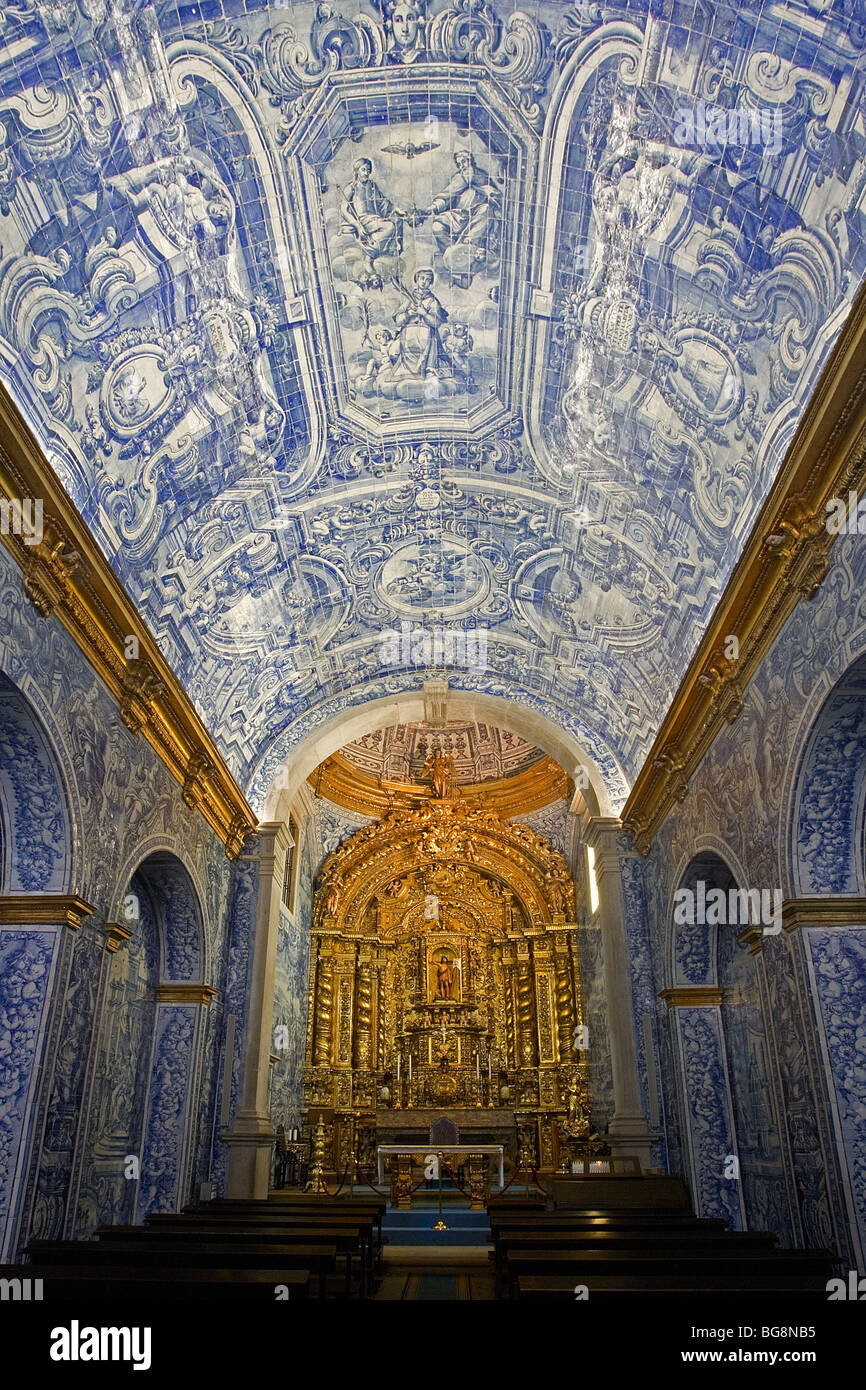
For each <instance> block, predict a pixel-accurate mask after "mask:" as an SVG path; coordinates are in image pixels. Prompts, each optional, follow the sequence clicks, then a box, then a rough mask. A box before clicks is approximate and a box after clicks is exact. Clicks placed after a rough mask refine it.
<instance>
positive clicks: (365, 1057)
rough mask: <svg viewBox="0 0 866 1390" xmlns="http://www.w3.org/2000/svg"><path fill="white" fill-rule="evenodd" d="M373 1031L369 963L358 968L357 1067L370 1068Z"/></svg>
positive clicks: (356, 1012) (371, 981)
mask: <svg viewBox="0 0 866 1390" xmlns="http://www.w3.org/2000/svg"><path fill="white" fill-rule="evenodd" d="M372 1029H373V970H372V967H371V966H370V965H369V963H366V962H362V963H361V964H359V966H358V975H357V981H356V1000H355V1066H356V1067H359V1068H360V1069H361V1070H362V1071H368V1070H369V1068H370V1062H371V1054H372V1043H373V1037H372Z"/></svg>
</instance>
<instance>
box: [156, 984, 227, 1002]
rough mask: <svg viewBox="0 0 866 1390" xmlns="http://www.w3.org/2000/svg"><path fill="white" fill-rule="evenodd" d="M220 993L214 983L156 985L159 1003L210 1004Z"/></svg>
mask: <svg viewBox="0 0 866 1390" xmlns="http://www.w3.org/2000/svg"><path fill="white" fill-rule="evenodd" d="M218 994H219V990H217V989H214V987H213V985H190V984H173V983H172V984H164V985H157V987H156V1000H157V1003H158V1004H205V1005H207V1004H210V1002H211V1000H212V999H215V998H216V996H217V995H218Z"/></svg>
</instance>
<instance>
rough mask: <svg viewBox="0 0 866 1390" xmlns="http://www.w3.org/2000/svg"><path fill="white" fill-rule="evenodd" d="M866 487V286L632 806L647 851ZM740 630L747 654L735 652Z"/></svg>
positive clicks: (628, 823) (820, 575)
mask: <svg viewBox="0 0 866 1390" xmlns="http://www.w3.org/2000/svg"><path fill="white" fill-rule="evenodd" d="M849 490H853V491H855V492H856V493H857V494H858V495H859V494H861V493H863V492H864V491H866V285H864V286H863V287H861V289H860V291H859V292H858V294H857V297H856V299H855V300H854V303H853V305H852V307H851V312H850V314H849V315H848V319H847V321H846V323H845V326H844V328H843V329H842V332H841V334H840V337H839V341H838V342H837V344H836V346H835V347H834V349H833V352H832V353H831V355H830V358H829V360H828V362H827V365H826V367H825V368H824V371H823V372H822V374H821V377H820V380H819V382H818V385H817V387H816V389H815V392H814V394H813V396H812V398H811V400H810V401H809V404H808V406H807V407H806V409H805V411H804V413H803V416H802V419H801V420H800V423H799V425H798V427H797V430H796V432H795V434H794V438H793V440H792V441H791V445H790V447H789V449H788V452H787V454H786V456H785V459H784V462H783V464H782V466H781V468H780V470H779V474H778V477H777V478H776V481H775V483H774V484H773V487H772V488H771V490H770V493H769V495H768V497H767V499H766V501H765V503H764V505H763V507H762V508H761V511H760V512H759V514H758V517H757V519H756V521H755V524H754V526H753V527H752V530H751V533H750V535H749V538H748V540H747V542H746V545H745V547H744V550H743V553H742V555H741V556H740V559H739V561H738V562H737V565H736V567H735V568H734V571H733V573H732V575H731V578H730V580H729V581H728V584H727V586H726V588H725V591H724V593H723V594H722V597H721V598H720V600H719V602H718V604H717V606H716V609H715V612H714V613H713V616H712V618H711V620H710V624H709V626H708V628H707V631H706V632H705V634H704V637H703V639H702V641H701V643H700V645H699V647H698V649H697V651H696V652H695V655H694V657H693V658H692V661H691V663H690V664H689V667H688V670H687V672H686V675H685V677H684V678H683V680H682V682H681V684H680V687H679V689H678V691H677V693H676V695H675V696H674V699H673V701H672V703H671V706H670V708H669V710H668V712H667V715H666V716H665V719H664V721H663V723H662V726H661V728H660V729H659V732H658V734H657V735H656V739H655V741H654V743H653V746H652V748H651V749H650V752H649V755H648V757H647V760H646V762H645V763H644V766H643V767H642V768H641V771H640V773H639V774H638V777H637V780H636V782H635V784H634V787H633V789H632V792H631V795H630V796H629V798H628V801H627V802H626V804H625V807H624V808H623V812H622V819H623V822H624V824H625V827H626V829H627V830H630V831H631V833H632V834H633V835H634V837H635V844H636V847H637V849H638V850H639V852H640V853H641V854H648V853H649V850H650V847H651V845H652V840H653V837H654V836H655V834H656V832H657V831H658V829H659V827H660V826H661V824H662V823H663V821H664V819H665V817H666V816H667V814H668V812H669V811H670V810H671V808H672V807H673V806H674V804H675V803H676V802H677V801H682V800H683V798H684V797H685V796H686V795H687V794H688V789H689V779H690V778H691V777H692V775H693V774H694V772H695V771H696V769H697V767H698V766H699V764H700V762H701V760H702V759H703V757H704V755H705V754H706V752H707V750H708V748H709V747H710V746H711V744H712V743H713V741H714V739H715V738H716V736H717V735H718V733H719V731H720V730H721V728H722V727H723V726H724V724H725V723H733V721H734V720H735V719H736V718H737V716H738V715H739V713H740V710H741V708H742V703H743V694H744V692H745V690H746V687H747V686H748V684H749V681H750V680H751V679H752V677H753V675H754V674H755V672H756V671H757V669H758V667H759V666H760V664H761V662H762V661H763V659H764V657H765V656H766V654H767V652H768V651H769V650H770V648H771V647H772V645H773V643H774V642H775V640H776V638H777V637H778V635H779V633H780V632H781V630H782V627H783V625H784V624H785V622H786V621H787V619H788V618H789V617H790V615H791V613H792V612H793V611H794V609H795V608H796V606H797V604H798V603H799V602H800V600H801V599H810V598H812V597H813V595H814V594H815V593H816V591H817V589H818V587H819V586H820V584H821V582H822V580H823V579H824V577H825V575H826V573H827V570H828V568H829V563H830V547H831V545H832V543H833V540H834V536H833V535H832V534H831V533H830V532H829V531H828V529H827V526H826V517H827V502H828V500H829V499H830V498H832V497H842V498H845V499H847V497H848V492H849ZM732 636H733V637H736V638H737V639H738V643H739V655H738V658H737V659H736V660H732V659H729V658H728V657H727V656H726V654H725V648H726V645H727V641H728V638H729V637H732Z"/></svg>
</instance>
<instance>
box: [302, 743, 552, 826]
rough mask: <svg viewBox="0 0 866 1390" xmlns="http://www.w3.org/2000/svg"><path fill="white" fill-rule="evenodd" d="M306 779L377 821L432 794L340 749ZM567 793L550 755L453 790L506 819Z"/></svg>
mask: <svg viewBox="0 0 866 1390" xmlns="http://www.w3.org/2000/svg"><path fill="white" fill-rule="evenodd" d="M307 780H308V782H309V784H310V786H311V787H312V788H313V789H314V791H315V792H316V795H317V796H325V797H327V798H328V800H329V801H333V802H335V803H336V805H338V806H345V807H346V809H347V810H350V811H357V812H360V813H361V815H365V816H373V817H375V818H376V819H378V818H379V817H380V816H384V815H386V814H387V813H388V811H392V810H394V809H395V808H396V807H400V806H402V807H408V806H415V807H417V806H420V805H421V804H422V803H423V802H425V801H429V800H431V799H432V796H433V793H432V790H431V788H430V787H428V786H424V785H422V784H421V783H417V782H396V781H390V780H389V779H387V778H385V777H373V776H372V775H371V774H370V773H369V772H363V771H362V770H361V769H360V768H359V767H356V766H355V764H354V763H352V762H351V761H350V760H349V759H348V758H346V757H345V756H344V755H343V754H342V753H334V754H333V755H332V756H331V757H330V758H326V759H325V761H324V762H323V763H321V764H320V765H319V767H317V768H316V770H315V772H313V773H311V775H310V777H309V778H308V779H307ZM570 791H571V783H570V782H569V779H568V774H567V773H566V772H564V771H563V769H562V768H561V767H560V765H559V763H558V762H556V761H555V759H553V758H549V757H543V758H539V760H538V761H537V762H535V763H533V764H532V766H531V767H528V768H524V769H523V770H522V771H521V772H517V773H515V774H514V775H513V776H512V777H499V778H497V779H496V780H495V781H490V782H481V783H471V784H469V785H461V786H459V788H458V792H457V794H458V796H459V798H460V800H461V801H465V802H467V803H468V804H469V805H471V806H473V807H477V808H484V809H485V810H491V811H496V812H497V813H498V814H499V815H501V816H503V817H505V818H506V819H507V818H508V817H509V816H518V815H525V814H527V813H528V812H530V811H538V810H541V809H542V807H544V806H549V805H550V803H551V801H557V800H559V799H560V798H565V799H568V797H569V794H570Z"/></svg>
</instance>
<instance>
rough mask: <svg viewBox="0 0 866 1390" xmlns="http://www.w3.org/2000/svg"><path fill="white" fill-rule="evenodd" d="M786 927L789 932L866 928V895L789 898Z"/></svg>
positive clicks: (785, 906) (784, 910)
mask: <svg viewBox="0 0 866 1390" xmlns="http://www.w3.org/2000/svg"><path fill="white" fill-rule="evenodd" d="M782 927H783V930H784V931H786V932H788V931H796V930H797V928H798V927H866V898H854V897H850V898H849V897H838V898H833V897H821V898H786V899H785V901H784V902H783V903H782Z"/></svg>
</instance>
